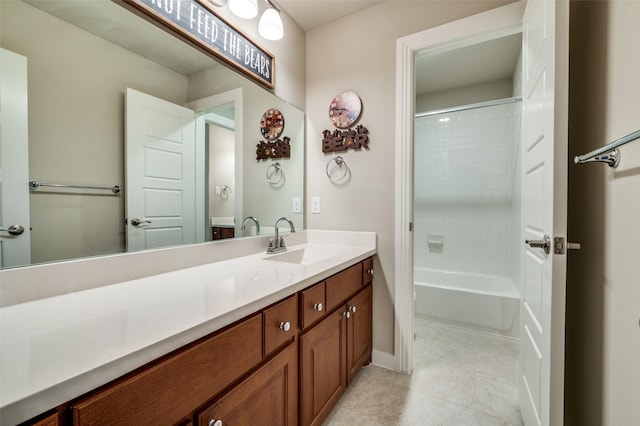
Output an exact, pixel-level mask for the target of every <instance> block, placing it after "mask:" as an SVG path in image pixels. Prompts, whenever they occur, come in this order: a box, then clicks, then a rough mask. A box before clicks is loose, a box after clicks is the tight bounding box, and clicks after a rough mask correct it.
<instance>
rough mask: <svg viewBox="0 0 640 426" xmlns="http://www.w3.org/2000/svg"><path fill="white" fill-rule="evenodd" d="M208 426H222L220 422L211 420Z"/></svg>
mask: <svg viewBox="0 0 640 426" xmlns="http://www.w3.org/2000/svg"><path fill="white" fill-rule="evenodd" d="M209 426H222V420H216V419H211V420H209Z"/></svg>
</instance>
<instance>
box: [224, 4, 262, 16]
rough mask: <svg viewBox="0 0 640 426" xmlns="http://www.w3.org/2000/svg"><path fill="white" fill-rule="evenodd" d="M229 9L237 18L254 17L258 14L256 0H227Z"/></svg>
mask: <svg viewBox="0 0 640 426" xmlns="http://www.w3.org/2000/svg"><path fill="white" fill-rule="evenodd" d="M229 10H231V12H233V14H234V15H236V16H237V17H239V18H244V19H251V18H255V17H256V16H257V15H258V0H229Z"/></svg>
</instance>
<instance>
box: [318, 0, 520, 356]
mask: <svg viewBox="0 0 640 426" xmlns="http://www.w3.org/2000/svg"><path fill="white" fill-rule="evenodd" d="M506 3H509V2H505V1H455V2H452V1H427V2H408V1H404V2H397V1H385V2H382V3H380V4H377V5H375V6H372V7H369V8H367V9H364V10H363V11H361V12H359V13H356V14H353V15H349V16H345V17H343V18H341V19H338V20H336V21H334V22H331V23H329V24H326V25H323V26H320V27H317V28H314V29H312V30H311V31H309V32H308V33H307V65H306V69H307V74H306V75H307V82H306V97H307V102H306V112H307V155H306V163H307V164H306V176H307V188H306V203H307V211H310V199H311V197H312V196H319V197H320V198H321V213H320V214H307V216H306V217H307V225H308V227H309V228H311V229H314V228H315V229H350V230H367V231H375V232H376V233H377V236H378V256H377V259H376V263H375V265H374V267H375V269H376V275H375V278H374V290H373V291H374V295H373V303H374V313H373V316H374V318H373V322H374V325H373V327H374V331H373V334H374V336H373V346H374V349H375V350H376V351H381V352H387V353H393V341H394V331H393V329H394V322H395V319H394V316H395V313H394V306H393V303H394V302H393V297H394V296H393V295H394V291H395V290H394V287H395V284H394V282H393V277H394V273H395V272H394V260H395V259H394V250H395V248H394V247H395V239H396V236H395V231H394V227H395V220H394V212H395V207H394V177H395V170H394V167H395V166H394V164H395V162H394V157H395V142H394V137H395V124H394V121H395V118H394V117H395V110H394V104H395V95H396V94H395V58H396V39H397V38H399V37H403V36H406V35H409V34H413V33H416V32H418V31H421V30H424V29H427V28H431V27H434V26H437V25H440V24H443V23H446V22H450V21H453V20H456V19H459V18H463V17H466V16H470V15H474V14H476V13H479V12H482V11H485V10H488V9H491V8H495V7H498V6H501V5H504V4H506ZM345 90H352V91H355V92H356V93H357V94H358V95H359V96H360V98H361V99H362V102H363V113H362V117H361V119H360V124H362V125H364V126H365V127H366V128H368V129H369V132H370V133H369V137H370V147H371V149H370V150H362V151H349V152H344V153H341V155H342V156H343V157H344V159H345V161H346V163H347V165H348V166H349V168H350V169H351V179H350V181H349V182H347V183H346V184H344V185H339V186H338V185H334V184H332V183H331V182H330V181H329V179H328V178H327V176H326V174H325V168H326V165H327V162H328V161H329V160H330V158H331V154H323V153H322V144H321V141H322V131H323V130H327V129H333V127H332V125H331V122H330V120H329V115H328V109H329V103H330V101H331V99H332V98H333V97H334V96H335V95H337V94H338V93H340V92H342V91H345Z"/></svg>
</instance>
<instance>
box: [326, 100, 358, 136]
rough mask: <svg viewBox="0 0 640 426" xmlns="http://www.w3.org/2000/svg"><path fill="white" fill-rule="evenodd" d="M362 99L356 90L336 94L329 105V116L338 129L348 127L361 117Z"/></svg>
mask: <svg viewBox="0 0 640 426" xmlns="http://www.w3.org/2000/svg"><path fill="white" fill-rule="evenodd" d="M361 111H362V101H361V100H360V97H358V95H356V94H355V93H354V92H342V93H340V94H338V95H336V96H335V97H334V98H333V100H332V101H331V105H330V106H329V118H330V119H331V123H333V125H334V126H335V127H337V128H338V129H346V128H348V127H349V126H351V125H352V124H353V123H355V122H356V121H358V118H360V112H361Z"/></svg>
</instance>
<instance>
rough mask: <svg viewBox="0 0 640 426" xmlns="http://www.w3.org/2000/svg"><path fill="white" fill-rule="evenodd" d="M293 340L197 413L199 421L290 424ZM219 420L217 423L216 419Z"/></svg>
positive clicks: (294, 414) (230, 425)
mask: <svg viewBox="0 0 640 426" xmlns="http://www.w3.org/2000/svg"><path fill="white" fill-rule="evenodd" d="M297 349H298V347H297V345H296V344H295V343H293V344H291V345H289V346H288V347H287V348H286V349H284V350H283V351H282V352H280V353H279V354H278V355H276V356H275V357H274V358H273V359H272V360H271V361H269V362H268V363H266V364H265V365H264V366H262V367H261V368H260V369H259V370H258V371H256V372H255V373H253V374H252V375H251V376H249V377H248V378H247V379H246V380H244V381H243V382H242V383H240V384H239V385H237V386H235V387H234V388H233V389H232V390H231V391H229V392H228V393H226V394H225V395H223V396H222V397H221V398H220V399H218V400H217V401H216V402H214V403H213V404H212V405H211V406H209V407H208V408H206V409H205V410H204V411H203V412H201V413H200V414H199V415H198V424H199V425H204V426H206V425H209V424H215V423H216V421H218V420H219V421H220V422H221V424H222V425H224V426H235V425H274V426H275V425H282V426H285V425H290V426H294V425H296V423H297V420H298V391H297V389H298V350H297ZM219 424H220V423H219Z"/></svg>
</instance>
